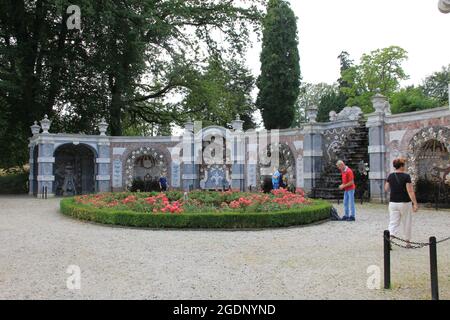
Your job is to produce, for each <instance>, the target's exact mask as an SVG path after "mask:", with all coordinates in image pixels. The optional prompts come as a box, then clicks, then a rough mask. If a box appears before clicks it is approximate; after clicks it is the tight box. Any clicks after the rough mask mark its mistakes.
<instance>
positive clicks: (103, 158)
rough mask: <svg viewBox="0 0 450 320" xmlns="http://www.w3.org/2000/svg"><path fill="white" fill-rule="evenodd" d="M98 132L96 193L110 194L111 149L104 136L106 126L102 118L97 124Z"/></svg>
mask: <svg viewBox="0 0 450 320" xmlns="http://www.w3.org/2000/svg"><path fill="white" fill-rule="evenodd" d="M98 129H99V131H100V138H99V140H98V143H97V147H98V154H97V159H95V163H96V165H97V175H96V177H95V180H96V181H97V187H96V191H97V192H110V191H111V188H112V186H111V171H112V170H111V148H110V142H109V139H108V137H107V135H106V130H107V129H108V124H107V123H106V121H105V119H104V118H103V119H102V120H101V121H100V123H99V124H98Z"/></svg>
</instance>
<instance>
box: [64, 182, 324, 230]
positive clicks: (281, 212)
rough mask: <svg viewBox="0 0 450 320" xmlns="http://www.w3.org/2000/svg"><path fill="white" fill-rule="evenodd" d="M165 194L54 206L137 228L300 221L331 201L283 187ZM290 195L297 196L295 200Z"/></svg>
mask: <svg viewBox="0 0 450 320" xmlns="http://www.w3.org/2000/svg"><path fill="white" fill-rule="evenodd" d="M167 194H168V197H167V196H166V195H165V194H159V195H158V194H156V193H149V194H142V193H119V194H113V193H110V194H101V195H93V196H81V197H72V198H65V199H62V200H61V203H60V208H61V212H62V213H63V214H65V215H67V216H71V217H74V218H77V219H81V220H87V221H92V222H96V223H102V224H111V225H120V226H132V227H142V228H202V229H203V228H208V229H211V228H222V229H236V228H249V229H253V228H273V227H288V226H295V225H305V224H310V223H313V222H317V221H322V220H326V219H329V217H330V208H331V204H329V203H328V202H326V201H323V200H310V199H306V200H304V201H299V200H298V199H301V197H299V196H298V195H297V196H296V195H292V194H291V193H289V192H287V191H285V192H283V193H282V194H281V195H270V196H266V195H262V194H261V195H258V194H256V195H255V194H250V193H240V192H234V193H226V192H202V193H200V192H191V193H189V195H188V196H189V200H185V201H182V200H180V199H182V198H183V193H176V192H172V193H170V192H168V193H167ZM89 197H90V198H89ZM102 197H103V198H102ZM184 197H187V196H186V195H184ZM104 198H107V199H108V200H107V201H105V200H103V199H104ZM117 198H118V199H119V200H117ZM96 199H102V200H99V201H97V200H96ZM111 199H113V200H111ZM129 199H132V200H133V199H134V201H131V200H129ZM155 199H156V200H155ZM159 199H162V200H161V201H163V200H164V201H165V202H164V203H165V206H159V207H158V206H157V204H158V201H159ZM199 199H201V200H199ZM233 199H234V200H233ZM251 199H253V202H252V201H251ZM261 199H265V200H261ZM291 199H297V200H296V201H297V202H295V203H294V202H292V201H291ZM170 200H172V202H171V201H170ZM191 202H193V203H194V204H195V205H192V203H191ZM149 203H150V204H149ZM179 203H182V204H179ZM155 208H156V209H155ZM166 208H169V209H170V211H169V210H167V211H166V210H165V209H166ZM180 208H181V209H180ZM161 210H163V211H164V212H161Z"/></svg>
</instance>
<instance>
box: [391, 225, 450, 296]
mask: <svg viewBox="0 0 450 320" xmlns="http://www.w3.org/2000/svg"><path fill="white" fill-rule="evenodd" d="M394 240H395V241H394ZM448 240H450V237H447V238H444V239H441V240H439V241H437V240H436V237H430V239H429V241H428V242H414V241H408V240H405V239H402V238H399V237H396V236H393V235H391V234H390V233H389V231H388V230H385V231H384V233H383V247H384V288H385V289H390V287H391V250H392V244H394V245H396V246H398V247H401V248H407V249H420V248H424V247H427V246H429V247H430V279H431V299H432V300H439V286H438V266H437V244H438V243H442V242H445V241H448ZM399 242H401V243H399ZM403 243H405V244H403Z"/></svg>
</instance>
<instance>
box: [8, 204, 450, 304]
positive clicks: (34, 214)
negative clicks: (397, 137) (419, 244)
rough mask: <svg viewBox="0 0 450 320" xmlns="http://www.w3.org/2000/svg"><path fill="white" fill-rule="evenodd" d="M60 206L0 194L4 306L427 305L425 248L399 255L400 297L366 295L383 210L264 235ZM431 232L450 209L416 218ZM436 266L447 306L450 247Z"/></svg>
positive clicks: (445, 231)
mask: <svg viewBox="0 0 450 320" xmlns="http://www.w3.org/2000/svg"><path fill="white" fill-rule="evenodd" d="M58 205H59V200H58V199H50V200H39V199H33V198H30V197H18V196H17V197H0V299H429V298H430V284H429V264H428V249H427V248H424V249H418V250H407V249H401V248H394V251H393V253H392V268H393V269H392V273H393V274H392V281H393V287H394V288H393V290H390V291H385V290H382V289H381V290H369V289H368V288H367V279H368V277H369V276H370V275H371V274H368V273H367V268H368V267H369V266H371V265H377V266H379V267H380V268H381V271H382V265H383V252H382V232H383V230H384V229H385V228H386V225H387V213H386V207H385V206H382V205H374V204H367V205H363V206H358V207H357V210H358V216H357V222H356V223H353V222H326V223H322V224H316V225H312V226H307V227H296V228H288V229H272V230H258V231H200V230H193V231H183V230H180V231H177V230H139V229H132V228H118V227H107V226H101V225H95V224H91V223H85V222H81V221H77V220H73V219H71V218H68V217H65V216H63V215H61V214H60V213H59V211H58ZM338 210H339V212H340V213H342V207H341V206H338ZM430 235H436V237H437V238H438V239H439V238H442V237H446V236H449V235H450V211H434V210H421V211H420V212H419V213H417V214H416V215H415V216H414V227H413V238H414V240H417V241H424V240H426V239H428V236H430ZM438 259H439V261H438V262H439V286H440V295H441V299H450V241H448V242H446V243H443V244H441V245H440V246H439V247H438ZM70 265H77V266H79V267H80V268H81V289H80V290H69V289H68V288H67V285H66V280H67V277H69V274H68V273H66V271H67V268H68V266H70Z"/></svg>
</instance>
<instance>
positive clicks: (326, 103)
mask: <svg viewBox="0 0 450 320" xmlns="http://www.w3.org/2000/svg"><path fill="white" fill-rule="evenodd" d="M346 101H347V96H346V95H344V94H343V93H342V92H339V91H338V90H333V91H330V92H327V93H326V94H325V95H323V96H322V98H321V99H320V102H319V110H318V113H317V122H328V121H330V111H335V112H336V113H339V112H340V111H341V110H342V109H344V107H345V102H346Z"/></svg>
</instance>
